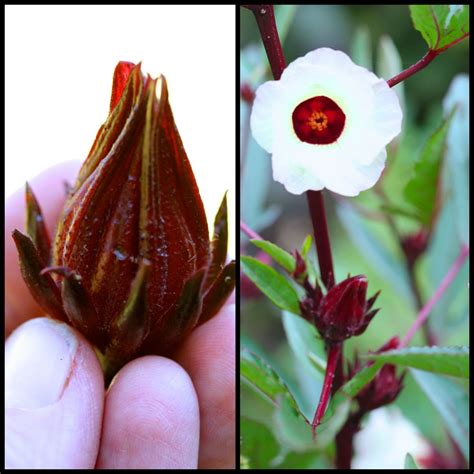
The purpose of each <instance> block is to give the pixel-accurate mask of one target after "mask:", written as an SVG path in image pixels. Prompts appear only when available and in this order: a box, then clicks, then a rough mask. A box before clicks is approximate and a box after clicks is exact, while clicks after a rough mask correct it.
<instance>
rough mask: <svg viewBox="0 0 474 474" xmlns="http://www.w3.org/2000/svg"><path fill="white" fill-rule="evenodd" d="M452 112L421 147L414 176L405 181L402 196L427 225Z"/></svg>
mask: <svg viewBox="0 0 474 474" xmlns="http://www.w3.org/2000/svg"><path fill="white" fill-rule="evenodd" d="M451 117H452V114H450V115H449V117H448V118H447V119H446V120H444V121H443V123H442V124H441V125H440V126H439V127H438V129H437V130H435V132H434V133H433V134H432V135H431V136H430V138H429V139H428V141H427V142H426V144H425V145H424V147H423V150H422V152H421V155H420V158H419V159H418V161H417V162H416V163H415V166H414V171H415V174H414V176H413V177H412V178H411V179H410V181H409V182H408V183H407V185H406V187H405V190H404V196H405V199H406V200H407V201H408V202H409V203H410V204H411V205H412V206H413V207H414V208H415V210H416V212H417V214H418V218H419V220H420V223H421V224H423V225H426V226H428V225H429V224H430V222H431V220H432V217H433V214H434V212H435V206H436V202H437V201H436V198H437V193H438V181H439V174H440V171H441V162H442V158H443V155H444V143H445V140H446V134H447V132H448V129H449V124H450V120H451Z"/></svg>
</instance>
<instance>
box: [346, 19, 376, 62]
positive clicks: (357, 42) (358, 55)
mask: <svg viewBox="0 0 474 474" xmlns="http://www.w3.org/2000/svg"><path fill="white" fill-rule="evenodd" d="M351 58H352V60H353V61H354V62H355V63H356V64H358V65H359V66H362V67H365V68H366V69H368V70H369V71H371V70H372V45H371V43H370V31H369V28H367V26H366V25H361V26H358V27H357V29H356V31H355V33H354V35H353V37H352V42H351Z"/></svg>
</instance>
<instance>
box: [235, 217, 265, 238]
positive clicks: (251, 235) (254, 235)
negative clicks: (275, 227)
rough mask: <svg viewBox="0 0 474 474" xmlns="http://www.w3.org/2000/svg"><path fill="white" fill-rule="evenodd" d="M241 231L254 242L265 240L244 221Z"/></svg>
mask: <svg viewBox="0 0 474 474" xmlns="http://www.w3.org/2000/svg"><path fill="white" fill-rule="evenodd" d="M240 230H241V231H242V232H243V233H244V234H245V235H246V236H247V237H248V238H249V239H253V240H264V239H263V238H262V237H260V235H259V234H257V232H255V231H254V230H252V229H251V228H250V227H249V226H248V225H247V224H246V223H245V222H244V221H243V220H241V221H240Z"/></svg>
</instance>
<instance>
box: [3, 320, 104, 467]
mask: <svg viewBox="0 0 474 474" xmlns="http://www.w3.org/2000/svg"><path fill="white" fill-rule="evenodd" d="M103 400H104V381H103V376H102V372H101V369H100V366H99V363H98V361H97V358H96V356H95V354H94V351H93V350H92V348H91V347H90V346H89V345H88V343H87V342H86V341H85V340H84V339H83V337H82V336H81V335H80V334H78V333H77V332H75V331H74V330H73V329H71V328H70V327H69V326H68V325H66V324H63V323H59V322H56V321H53V320H52V319H48V318H36V319H32V320H30V321H28V322H26V323H25V324H23V325H21V326H20V327H19V328H17V329H16V330H15V331H14V332H13V333H12V335H11V336H10V337H9V338H8V340H7V343H6V347H5V466H6V467H7V468H9V469H12V468H14V469H18V468H30V469H31V468H40V469H41V468H42V469H45V468H56V469H81V468H82V469H87V468H89V469H91V468H93V467H94V465H95V462H96V458H97V453H98V448H99V440H100V424H101V419H102V410H103Z"/></svg>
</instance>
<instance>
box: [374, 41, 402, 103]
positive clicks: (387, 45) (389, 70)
mask: <svg viewBox="0 0 474 474" xmlns="http://www.w3.org/2000/svg"><path fill="white" fill-rule="evenodd" d="M401 71H403V63H402V59H401V57H400V54H399V52H398V50H397V47H396V46H395V43H394V42H393V40H392V38H391V37H390V36H388V35H382V37H381V38H380V41H379V47H378V51H377V75H378V76H379V77H382V78H384V79H385V80H388V79H391V78H392V77H394V76H396V75H397V74H399V73H400V72H401ZM404 87H405V84H404V82H400V83H399V84H397V85H396V86H395V87H394V88H393V90H394V91H395V92H396V93H397V96H398V99H399V100H400V105H401V107H402V110H403V111H405V93H404Z"/></svg>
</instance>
